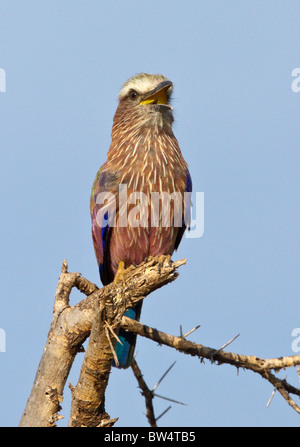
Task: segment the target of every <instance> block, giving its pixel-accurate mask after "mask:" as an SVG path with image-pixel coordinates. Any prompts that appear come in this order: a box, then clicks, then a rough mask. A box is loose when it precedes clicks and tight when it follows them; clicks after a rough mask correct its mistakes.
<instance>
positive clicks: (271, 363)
mask: <svg viewBox="0 0 300 447" xmlns="http://www.w3.org/2000/svg"><path fill="white" fill-rule="evenodd" d="M121 327H122V328H123V329H125V330H128V331H131V332H134V333H136V334H138V335H141V336H143V337H146V338H149V339H150V340H154V341H155V342H157V343H159V344H163V345H166V346H169V347H172V348H175V349H177V350H178V351H180V352H183V353H184V354H188V355H192V356H197V357H199V358H200V359H201V360H203V359H208V360H210V361H211V362H216V363H218V364H219V365H221V364H230V365H234V366H236V367H237V368H243V369H247V370H250V371H253V372H256V373H258V374H259V375H261V377H263V378H264V379H266V380H267V381H268V382H270V383H271V384H272V385H273V386H274V387H275V388H276V389H277V390H278V391H279V393H280V394H281V395H282V397H283V398H284V399H285V400H286V401H287V402H288V404H289V405H291V407H292V408H293V409H294V410H295V411H296V412H297V413H299V414H300V407H299V406H298V405H297V404H296V403H295V402H294V401H293V399H292V398H291V397H290V394H294V395H296V396H298V397H300V389H299V388H295V387H294V386H292V385H290V384H289V383H287V381H286V380H285V379H283V380H282V379H279V378H278V377H276V376H275V375H274V374H272V373H271V370H275V371H276V372H278V371H279V370H281V369H285V368H288V367H293V366H296V365H300V355H294V356H289V357H280V358H273V359H261V358H259V357H256V356H253V355H241V354H235V353H232V352H226V351H223V350H222V349H213V348H208V347H205V346H203V345H201V344H197V343H194V342H191V341H188V340H185V339H184V338H183V337H176V336H174V335H170V334H166V333H164V332H161V331H159V330H157V329H154V328H151V327H149V326H146V325H144V324H142V323H140V322H138V321H134V320H131V319H130V318H127V317H125V316H123V317H122V322H121ZM235 338H236V337H235ZM231 341H233V340H230V342H231ZM226 345H228V343H226Z"/></svg>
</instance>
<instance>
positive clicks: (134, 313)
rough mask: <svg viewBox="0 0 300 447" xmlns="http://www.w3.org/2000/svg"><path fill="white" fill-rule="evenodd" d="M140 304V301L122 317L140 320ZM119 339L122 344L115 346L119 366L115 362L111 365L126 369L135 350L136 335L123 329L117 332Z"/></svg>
mask: <svg viewBox="0 0 300 447" xmlns="http://www.w3.org/2000/svg"><path fill="white" fill-rule="evenodd" d="M142 304H143V302H142V301H140V302H139V303H138V304H137V305H136V306H135V307H133V308H131V309H128V310H127V311H126V312H124V315H125V316H126V317H129V318H132V319H133V320H138V321H139V319H140V315H141V310H142ZM119 339H120V341H121V342H122V344H121V343H119V342H117V344H116V354H117V358H118V361H119V365H118V366H117V365H116V364H115V361H113V363H112V365H113V366H117V367H118V368H128V366H130V364H131V361H132V358H133V354H134V349H135V343H136V334H133V333H132V332H127V331H125V330H124V329H122V328H121V329H120V331H119Z"/></svg>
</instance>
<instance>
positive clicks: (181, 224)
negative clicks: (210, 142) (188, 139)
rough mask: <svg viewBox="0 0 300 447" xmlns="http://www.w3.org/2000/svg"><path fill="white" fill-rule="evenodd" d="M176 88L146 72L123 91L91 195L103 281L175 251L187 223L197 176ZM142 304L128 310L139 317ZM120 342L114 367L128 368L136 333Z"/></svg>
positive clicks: (121, 337) (126, 334) (121, 333)
mask: <svg viewBox="0 0 300 447" xmlns="http://www.w3.org/2000/svg"><path fill="white" fill-rule="evenodd" d="M172 92H173V83H172V82H171V81H170V80H169V79H168V78H166V77H165V76H163V75H161V74H149V73H139V74H136V75H134V76H132V77H131V78H130V79H129V80H127V81H126V82H125V83H124V84H123V85H122V88H121V90H120V94H119V98H118V99H119V103H118V106H117V109H116V112H115V115H114V118H113V126H112V132H111V144H110V147H109V149H108V153H107V159H106V161H105V163H104V164H103V165H102V166H101V168H100V169H99V170H98V172H97V175H96V178H95V180H94V183H93V186H92V192H91V199H90V213H91V224H92V238H93V244H94V250H95V254H96V258H97V262H98V267H99V273H100V278H101V281H102V283H103V285H107V284H109V283H111V282H113V281H114V280H115V279H116V276H117V275H118V271H120V269H121V268H125V269H126V268H128V267H130V266H131V265H134V266H137V265H139V264H140V263H142V262H143V261H144V260H145V259H148V258H149V257H157V256H161V255H170V256H171V255H172V254H173V252H174V250H177V248H178V246H179V244H180V242H181V239H182V237H183V234H184V232H185V229H186V228H187V227H189V222H190V209H191V199H190V194H191V192H192V180H191V175H190V172H189V168H188V165H187V163H186V161H185V160H184V158H183V155H182V153H181V150H180V147H179V144H178V141H177V139H176V137H175V135H174V133H173V130H172V125H173V121H174V117H173V107H172V105H171V96H172ZM185 193H188V194H187V197H188V199H187V200H184V197H185ZM155 197H156V200H154V198H155ZM163 197H167V202H166V201H165V202H164V201H163V199H162V198H163ZM178 197H179V199H178ZM157 198H158V199H157ZM170 198H171V199H170ZM120 199H122V200H120ZM153 202H155V206H154V205H153ZM167 214H168V216H167ZM168 218H169V219H168ZM124 219H125V220H124ZM141 308H142V301H140V302H139V303H138V304H137V305H136V306H135V307H134V308H132V309H129V310H127V311H126V312H125V313H124V315H126V316H128V317H130V318H132V319H135V320H139V319H140V314H141ZM119 340H120V343H118V342H117V344H116V349H115V353H116V356H117V362H116V361H113V366H117V367H118V368H127V367H128V366H129V365H130V364H131V362H132V358H133V354H134V349H135V344H136V335H134V334H133V333H130V332H126V331H125V330H123V329H122V328H121V329H120V331H119Z"/></svg>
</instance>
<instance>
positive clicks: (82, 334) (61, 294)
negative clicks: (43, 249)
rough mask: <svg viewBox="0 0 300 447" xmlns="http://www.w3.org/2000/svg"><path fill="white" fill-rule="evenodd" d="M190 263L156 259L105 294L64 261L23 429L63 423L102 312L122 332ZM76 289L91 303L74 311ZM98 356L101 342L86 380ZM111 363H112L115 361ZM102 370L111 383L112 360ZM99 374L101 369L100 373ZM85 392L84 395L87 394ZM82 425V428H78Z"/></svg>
mask: <svg viewBox="0 0 300 447" xmlns="http://www.w3.org/2000/svg"><path fill="white" fill-rule="evenodd" d="M184 263H185V260H181V261H177V262H172V261H171V259H170V256H162V257H160V258H151V259H148V260H147V261H146V262H144V263H143V264H141V265H139V266H138V267H131V268H129V269H127V270H126V271H125V274H124V281H122V282H118V283H116V282H113V283H111V284H109V285H108V286H105V287H103V288H102V289H98V288H97V286H96V285H95V284H93V283H91V282H89V281H88V280H86V279H85V278H82V277H81V275H80V274H79V273H68V271H67V268H68V266H67V263H66V261H64V262H63V265H62V271H61V275H60V277H59V281H58V285H57V289H56V293H55V301H54V309H53V318H52V322H51V326H50V330H49V334H48V338H47V341H46V345H45V348H44V352H43V355H42V358H41V361H40V364H39V367H38V371H37V373H36V377H35V381H34V384H33V388H32V391H31V394H30V396H29V399H28V402H27V405H26V408H25V411H24V413H23V416H22V418H21V421H20V424H19V425H20V426H21V427H25V426H26V427H28V426H35V427H37V426H42V427H51V426H55V425H56V421H57V420H58V419H60V418H61V416H59V415H58V411H59V410H60V403H61V402H62V395H63V389H64V386H65V383H66V380H67V377H68V375H69V372H70V369H71V367H72V364H73V361H74V358H75V356H76V354H77V352H78V351H80V350H81V346H82V343H83V342H84V341H85V339H86V338H87V337H88V336H89V334H90V331H91V328H92V325H93V322H94V321H95V318H96V317H97V318H100V321H101V322H102V323H103V319H102V318H101V317H99V310H101V309H102V311H104V310H105V319H106V320H107V321H113V322H114V323H113V324H114V325H116V327H117V326H118V324H119V323H120V321H121V317H122V314H123V313H124V311H125V310H126V309H128V308H130V307H133V306H134V305H135V304H137V303H138V302H139V301H140V300H141V299H143V298H145V297H146V296H147V295H149V294H150V293H151V292H152V291H154V290H156V289H157V288H159V287H162V286H163V285H165V284H167V283H169V282H171V281H174V280H175V279H176V278H177V276H178V272H177V269H178V267H180V266H181V265H183V264H184ZM72 287H77V288H78V289H79V290H80V291H81V292H83V293H85V294H87V297H86V298H85V299H83V300H82V301H80V302H79V303H78V304H76V305H75V306H72V307H71V306H70V305H69V296H70V293H71V290H72ZM101 306H102V307H101ZM95 324H96V323H95ZM104 333H105V331H104V332H103V333H102V332H101V334H102V335H103V337H102V339H101V340H102V341H103V342H104V339H105V340H106V341H107V337H106V333H105V336H104ZM105 346H106V348H105ZM94 348H95V347H94ZM104 348H105V349H104ZM90 351H91V354H90ZM96 352H99V342H98V345H97V348H95V352H93V350H92V348H91V350H89V353H88V356H87V357H88V358H87V360H86V363H87V364H86V363H85V364H84V365H83V371H85V372H83V375H86V374H87V371H89V369H88V368H89V366H90V364H89V363H88V360H89V358H90V359H95V356H96V354H95V353H96ZM105 353H106V354H107V343H106V342H105V343H104V346H103V356H105V355H106V354H105ZM108 357H109V362H110V361H111V357H110V356H108ZM100 366H101V367H102V369H101V368H100V370H99V371H97V377H98V378H99V377H101V378H103V377H106V380H108V375H109V370H110V366H108V360H107V358H106V360H105V361H103V362H102V361H101V362H100V364H98V366H97V367H100ZM84 368H85V369H84ZM95 369H96V367H95V368H94V371H95ZM85 379H86V378H83V377H81V381H80V383H79V384H78V387H77V388H76V391H75V390H73V398H74V399H73V404H74V405H75V403H76V402H77V404H78V403H79V398H77V395H80V396H81V394H82V393H85V391H84V390H85V388H88V387H89V385H87V383H86V382H85ZM87 381H88V380H87ZM94 385H95V387H96V382H94ZM106 385H107V383H106V384H103V389H105V388H106ZM95 387H94V391H95ZM79 391H81V394H80V393H79ZM97 396H98V395H96V394H95V396H94V400H96V399H97V398H98V397H97ZM91 402H92V401H91ZM94 404H95V402H94V403H93V404H92V403H91V405H92V406H93V405H94ZM98 404H99V402H98ZM74 405H73V409H72V417H71V421H70V424H73V423H74V424H76V425H77V423H78V418H77V416H76V410H75V408H74ZM99 408H101V409H102V410H103V417H102V416H99V414H98V418H99V420H100V421H101V420H102V419H104V420H107V418H108V416H107V415H106V413H105V411H104V401H102V406H100V407H99ZM98 410H99V409H98ZM93 411H95V410H93ZM96 413H97V411H96ZM85 419H86V418H85ZM76 420H77V422H75V421H76ZM82 422H83V421H82ZM85 423H86V420H85Z"/></svg>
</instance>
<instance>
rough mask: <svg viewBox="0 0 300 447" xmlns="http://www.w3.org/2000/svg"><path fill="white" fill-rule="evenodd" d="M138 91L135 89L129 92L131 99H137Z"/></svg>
mask: <svg viewBox="0 0 300 447" xmlns="http://www.w3.org/2000/svg"><path fill="white" fill-rule="evenodd" d="M137 95H138V94H137V92H136V91H135V90H131V91H130V92H129V98H130V99H135V98H136V97H137Z"/></svg>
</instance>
